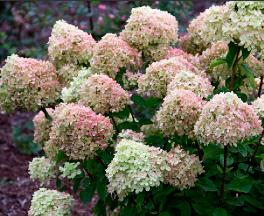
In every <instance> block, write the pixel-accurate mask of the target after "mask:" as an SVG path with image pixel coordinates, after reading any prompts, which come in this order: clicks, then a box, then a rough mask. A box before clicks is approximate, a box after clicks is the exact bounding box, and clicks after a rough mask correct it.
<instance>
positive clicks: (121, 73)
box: [115, 68, 126, 87]
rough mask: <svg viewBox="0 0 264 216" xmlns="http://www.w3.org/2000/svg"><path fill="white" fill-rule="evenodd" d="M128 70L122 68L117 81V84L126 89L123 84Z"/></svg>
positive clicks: (116, 78)
mask: <svg viewBox="0 0 264 216" xmlns="http://www.w3.org/2000/svg"><path fill="white" fill-rule="evenodd" d="M125 72H126V69H125V68H120V69H119V72H118V73H117V75H116V77H115V80H116V82H117V83H118V84H119V85H121V86H122V87H124V82H123V75H124V74H125Z"/></svg>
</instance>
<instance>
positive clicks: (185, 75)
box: [167, 71, 213, 98]
mask: <svg viewBox="0 0 264 216" xmlns="http://www.w3.org/2000/svg"><path fill="white" fill-rule="evenodd" d="M176 89H185V90H190V91H192V92H193V93H195V94H196V95H197V96H199V97H201V98H207V97H208V96H209V95H210V94H212V93H213V86H212V85H211V83H210V81H209V79H208V78H206V77H202V76H199V75H196V74H194V73H193V72H190V71H181V72H179V73H177V74H176V75H175V77H174V78H173V80H172V81H171V82H170V84H169V85H168V88H167V94H169V93H170V92H173V91H175V90H176Z"/></svg>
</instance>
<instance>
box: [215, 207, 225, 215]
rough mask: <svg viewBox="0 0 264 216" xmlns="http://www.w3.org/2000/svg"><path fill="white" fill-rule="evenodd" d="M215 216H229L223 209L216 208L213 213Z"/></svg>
mask: <svg viewBox="0 0 264 216" xmlns="http://www.w3.org/2000/svg"><path fill="white" fill-rule="evenodd" d="M213 216H227V212H226V210H225V209H223V208H216V209H215V210H214V212H213Z"/></svg>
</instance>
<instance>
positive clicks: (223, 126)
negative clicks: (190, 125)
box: [194, 92, 262, 146]
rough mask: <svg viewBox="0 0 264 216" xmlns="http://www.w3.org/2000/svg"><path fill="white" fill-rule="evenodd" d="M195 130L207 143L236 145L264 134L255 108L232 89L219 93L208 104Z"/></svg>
mask: <svg viewBox="0 0 264 216" xmlns="http://www.w3.org/2000/svg"><path fill="white" fill-rule="evenodd" d="M194 130H195V135H196V137H197V138H198V139H199V140H200V142H202V143H204V144H209V143H216V144H221V145H233V146H236V145H237V142H238V141H242V140H245V139H247V138H249V137H251V136H256V135H258V134H260V133H261V131H262V128H261V122H260V120H259V118H258V117H257V115H256V113H255V112H254V110H253V108H252V107H251V106H249V105H248V104H246V103H243V102H242V100H241V99H239V98H238V97H237V95H235V94H234V93H233V92H228V93H220V94H217V95H215V96H214V97H213V98H212V99H211V100H210V101H209V102H208V103H207V104H206V105H205V106H204V108H203V111H202V113H201V115H200V117H199V120H198V121H197V122H196V124H195V129H194Z"/></svg>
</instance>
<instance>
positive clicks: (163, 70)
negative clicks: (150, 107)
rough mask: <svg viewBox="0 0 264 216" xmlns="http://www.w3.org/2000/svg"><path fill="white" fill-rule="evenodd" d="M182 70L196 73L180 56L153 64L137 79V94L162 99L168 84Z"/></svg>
mask: <svg viewBox="0 0 264 216" xmlns="http://www.w3.org/2000/svg"><path fill="white" fill-rule="evenodd" d="M182 70H189V71H192V72H195V73H198V72H197V68H196V67H194V66H193V65H192V64H191V63H189V62H188V61H187V60H185V59H184V58H183V57H180V56H178V57H173V58H170V59H163V60H161V61H159V62H154V63H152V64H151V65H150V66H149V67H148V68H147V69H146V73H145V74H144V75H142V76H141V77H140V78H139V80H138V92H139V93H140V94H146V95H147V96H153V97H157V98H163V97H164V96H165V95H166V90H167V86H168V84H169V83H170V82H171V80H172V79H173V77H174V76H175V75H176V74H177V73H179V71H182Z"/></svg>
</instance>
